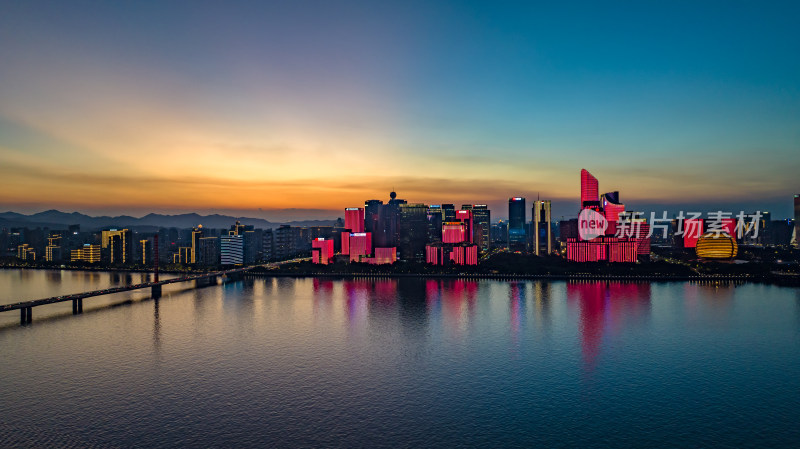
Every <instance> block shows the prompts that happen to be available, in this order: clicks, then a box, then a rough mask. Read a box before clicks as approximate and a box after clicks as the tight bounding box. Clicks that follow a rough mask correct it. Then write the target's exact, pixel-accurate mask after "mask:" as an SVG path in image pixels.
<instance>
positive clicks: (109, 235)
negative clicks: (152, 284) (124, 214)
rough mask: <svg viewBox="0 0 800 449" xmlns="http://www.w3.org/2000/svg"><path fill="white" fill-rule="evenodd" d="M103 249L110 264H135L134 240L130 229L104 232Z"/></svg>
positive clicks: (102, 234)
mask: <svg viewBox="0 0 800 449" xmlns="http://www.w3.org/2000/svg"><path fill="white" fill-rule="evenodd" d="M101 248H102V251H103V252H104V254H105V255H104V257H106V259H107V260H108V262H109V263H131V262H133V238H132V236H131V231H130V230H129V229H119V230H117V229H109V230H106V231H103V232H102V233H101Z"/></svg>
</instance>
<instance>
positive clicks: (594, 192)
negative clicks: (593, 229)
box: [581, 168, 599, 207]
mask: <svg viewBox="0 0 800 449" xmlns="http://www.w3.org/2000/svg"><path fill="white" fill-rule="evenodd" d="M598 195H599V188H598V182H597V178H595V177H594V176H592V174H591V173H589V172H588V171H587V170H586V169H585V168H584V169H581V207H588V206H592V205H594V204H596V203H597V202H598V201H597V198H598Z"/></svg>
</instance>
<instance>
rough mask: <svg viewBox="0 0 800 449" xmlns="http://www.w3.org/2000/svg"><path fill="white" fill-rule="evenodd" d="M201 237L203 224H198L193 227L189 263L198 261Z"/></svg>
mask: <svg viewBox="0 0 800 449" xmlns="http://www.w3.org/2000/svg"><path fill="white" fill-rule="evenodd" d="M201 238H203V225H197V227H196V228H194V229H192V253H191V254H190V255H189V261H188V262H189V263H197V259H198V253H199V252H200V239H201Z"/></svg>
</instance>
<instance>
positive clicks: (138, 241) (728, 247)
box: [0, 170, 800, 267]
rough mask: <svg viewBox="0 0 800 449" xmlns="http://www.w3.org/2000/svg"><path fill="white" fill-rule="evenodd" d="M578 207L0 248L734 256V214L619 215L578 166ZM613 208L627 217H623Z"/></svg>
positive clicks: (356, 216) (71, 257)
mask: <svg viewBox="0 0 800 449" xmlns="http://www.w3.org/2000/svg"><path fill="white" fill-rule="evenodd" d="M580 205H581V206H580V210H579V212H580V216H579V218H577V219H570V220H563V219H562V220H561V221H558V222H553V220H552V210H551V202H550V201H549V200H541V199H537V200H535V201H533V202H532V205H531V212H530V220H528V219H527V205H526V199H525V198H523V197H511V198H509V199H508V220H498V221H496V222H494V223H492V221H491V211H490V210H489V208H488V207H487V205H485V204H463V205H462V206H461V207H460V208H458V209H457V208H456V207H455V205H453V204H433V205H426V204H422V203H409V202H407V201H406V200H403V199H399V198H397V194H396V193H395V192H391V193H390V195H389V200H388V201H387V202H386V203H384V202H383V201H381V200H374V199H373V200H368V201H365V202H364V207H351V208H346V209H345V210H344V219H343V220H342V219H338V220H337V221H336V223H335V224H334V225H332V226H312V227H298V226H289V225H282V226H280V227H277V228H274V229H256V228H255V227H254V226H252V225H245V224H242V223H240V222H239V221H236V222H235V223H234V224H233V225H231V226H230V228H228V229H209V228H204V227H203V226H202V225H198V226H197V227H194V228H191V229H176V228H161V229H159V230H158V231H157V232H141V231H138V230H132V229H122V228H109V229H104V230H101V231H96V232H81V230H80V226H77V225H73V226H65V229H59V230H49V229H47V228H44V229H41V228H36V229H27V228H12V229H6V228H3V229H0V250H2V251H3V252H4V254H3V256H5V257H12V256H14V257H16V258H18V259H20V260H24V261H28V262H39V261H46V262H53V263H68V262H71V263H84V264H103V265H110V266H131V267H134V266H136V267H145V266H150V265H152V264H153V261H154V260H155V259H156V258H157V259H158V261H159V262H160V263H162V264H179V265H182V266H198V267H217V266H229V265H249V264H255V263H259V262H270V261H280V260H288V259H291V258H295V257H308V255H309V253H310V254H311V256H312V260H313V262H314V263H318V264H329V263H333V262H336V261H342V262H359V263H368V264H377V265H380V264H392V263H394V262H396V261H398V260H405V261H414V262H420V263H428V264H433V265H451V264H452V265H476V264H477V263H478V260H479V259H480V257H481V256H483V255H487V254H489V253H490V252H491V251H493V250H506V251H509V252H520V253H530V254H535V255H540V256H541V255H548V254H560V255H562V256H563V257H565V258H566V259H568V260H571V261H576V262H595V261H607V262H636V261H639V260H643V259H648V258H649V257H650V248H651V241H652V243H653V244H659V245H667V246H671V247H675V248H688V249H696V251H697V254H698V256H700V257H709V258H714V257H722V256H723V255H728V256H725V257H733V256H735V253H736V251H737V248H736V247H737V239H736V234H737V233H736V229H735V226H736V221H735V220H734V219H730V218H728V219H723V220H722V227H723V231H724V234H725V235H726V236H727V237H726V239H714V240H711V239H709V238H707V237H706V234H707V233H708V232H709V230H710V224H709V222H708V221H707V220H703V219H702V218H697V219H683V218H677V219H671V220H666V219H665V220H666V221H667V224H666V225H663V224H662V225H658V224H654V223H648V221H647V220H646V219H645V218H637V217H639V216H641V215H640V214H637V213H631V211H626V207H625V204H624V203H622V202H621V201H620V195H619V192H616V191H612V192H606V193H603V194H600V189H599V182H598V180H597V178H595V177H594V176H593V175H592V174H591V173H589V172H588V171H587V170H581V191H580ZM622 214H626V215H625V216H624V219H623V215H622ZM794 215H795V217H794V220H791V219H788V220H772V219H771V216H770V213H769V212H761V213H760V222H759V230H760V232H759V234H758V237H757V238H756V239H749V240H748V243H752V244H756V245H764V246H788V245H794V246H795V247H797V235H798V233H799V232H798V228H799V227H800V195H794ZM592 217H595V218H597V220H598V221H602V222H603V224H604V228H603V229H602V230H599V231H598V232H597V233H595V234H593V235H589V236H587V235H585V233H584V234H583V235H582V233H581V229H582V226H584V227H586V226H588V227H591V226H592V225H593V224H594V223H593V221H594V220H593V219H592ZM600 219H602V220H600ZM651 227H653V228H657V227H664V229H663V233H662V232H661V230H658V231H656V232H654V233H652V235H650V232H649V231H650V228H651ZM692 230H696V231H697V232H693V231H692ZM618 231H624V232H618ZM682 231H687V232H682ZM715 237H718V236H715ZM731 254H732V255H731Z"/></svg>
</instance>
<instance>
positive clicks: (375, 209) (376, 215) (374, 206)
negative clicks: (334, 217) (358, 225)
mask: <svg viewBox="0 0 800 449" xmlns="http://www.w3.org/2000/svg"><path fill="white" fill-rule="evenodd" d="M381 209H383V201H381V200H367V201H365V202H364V231H365V232H371V233H372V235H376V234H377V233H378V224H379V222H380V217H381ZM345 227H346V226H345Z"/></svg>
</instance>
